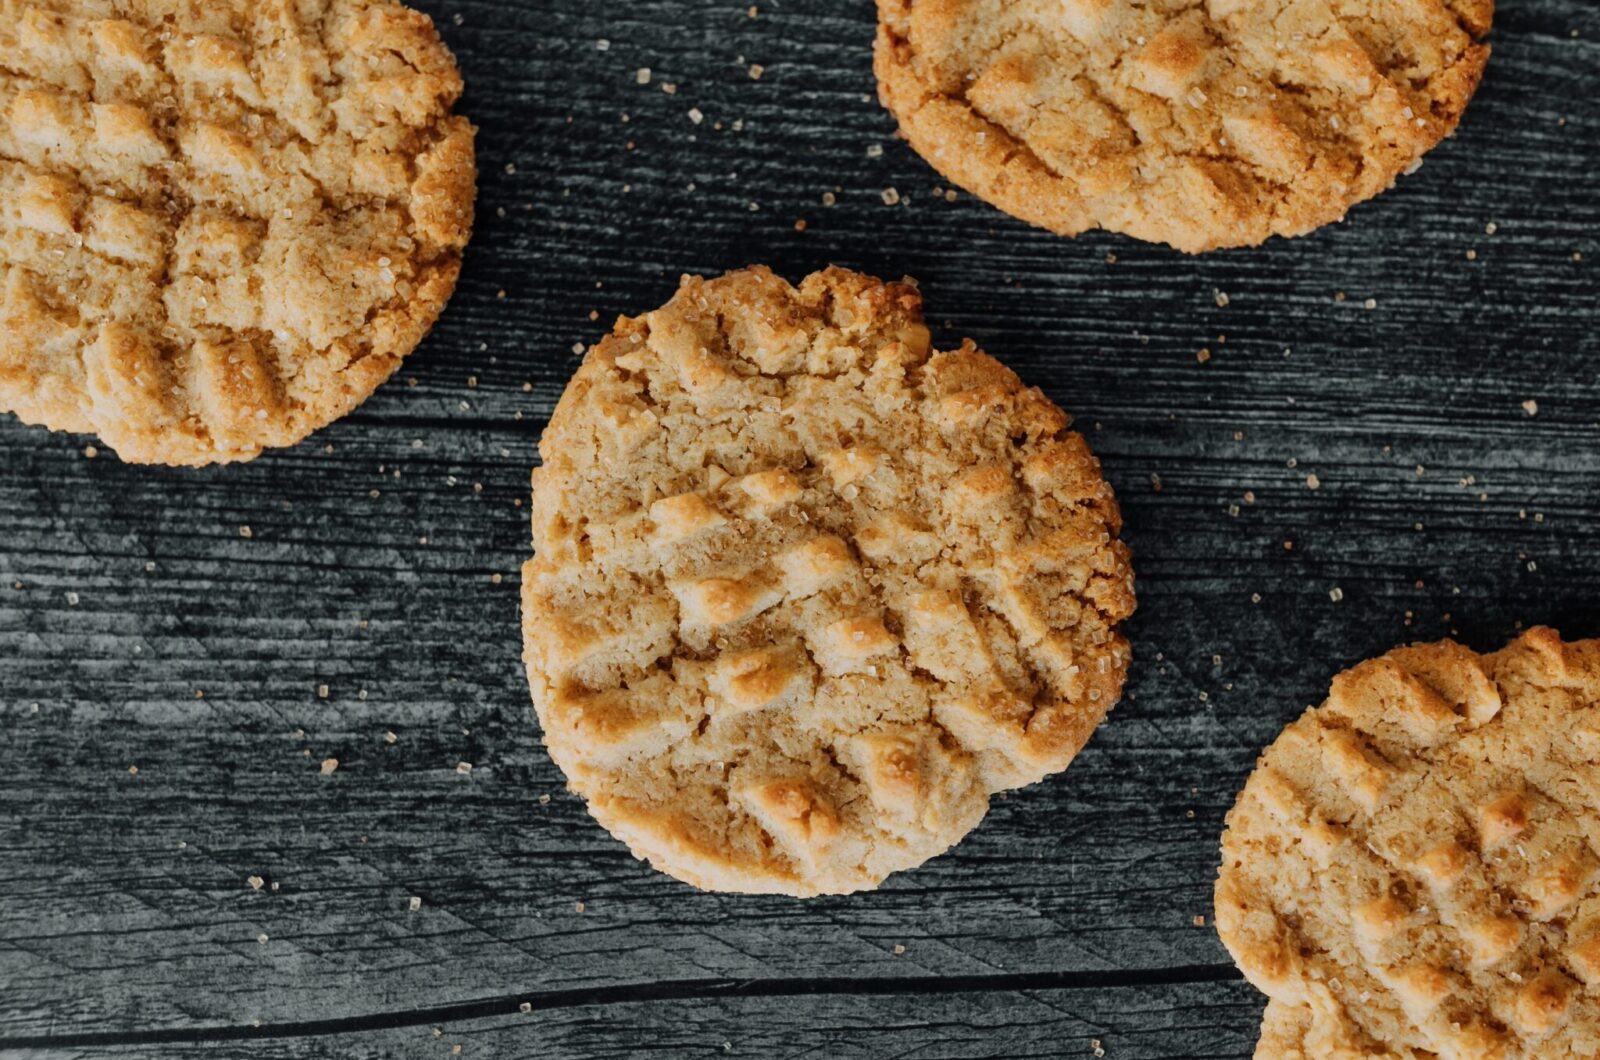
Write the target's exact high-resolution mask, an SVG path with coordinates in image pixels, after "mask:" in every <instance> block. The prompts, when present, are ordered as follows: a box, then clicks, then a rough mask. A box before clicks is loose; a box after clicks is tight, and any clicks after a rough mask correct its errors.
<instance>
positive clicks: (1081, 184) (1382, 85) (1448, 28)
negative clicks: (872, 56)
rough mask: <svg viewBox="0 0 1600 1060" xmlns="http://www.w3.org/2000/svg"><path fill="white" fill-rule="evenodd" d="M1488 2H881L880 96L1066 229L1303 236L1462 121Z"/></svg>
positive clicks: (935, 141) (1208, 245)
mask: <svg viewBox="0 0 1600 1060" xmlns="http://www.w3.org/2000/svg"><path fill="white" fill-rule="evenodd" d="M1493 11H1494V3H1493V0H1405V2H1396V0H1249V2H1247V0H1152V2H1148V3H1140V4H1134V3H1130V2H1127V0H1058V2H1056V3H1052V4H1024V3H1011V2H1008V0H878V17H879V21H878V39H877V49H876V63H875V65H876V69H877V74H878V84H879V95H880V96H881V98H882V100H883V103H884V105H885V106H886V107H888V108H889V110H890V111H892V112H893V113H894V115H895V117H896V118H897V119H898V121H899V123H900V130H901V133H902V134H903V135H904V136H905V138H906V139H907V140H908V141H909V142H910V143H911V146H912V147H914V148H915V149H916V150H917V152H918V153H919V154H921V155H922V156H923V158H925V159H927V160H928V162H929V163H930V164H932V165H933V167H934V168H935V169H937V170H939V172H941V173H943V174H944V175H945V176H946V177H947V178H949V179H950V180H952V181H955V182H956V183H957V184H959V185H961V186H962V187H964V188H966V189H967V190H969V191H971V192H972V193H973V194H975V195H978V196H980V197H981V198H983V199H986V200H987V201H989V202H990V203H993V204H994V205H996V206H998V207H1000V208H1001V209H1002V210H1005V211H1006V212H1008V213H1010V214H1013V215H1015V216H1017V217H1019V218H1021V219H1022V220H1024V221H1028V222H1030V223H1032V224H1036V225H1040V226H1042V227H1044V228H1048V229H1050V230H1051V231H1053V232H1058V233H1060V234H1062V235H1076V234H1078V233H1080V232H1083V231H1086V230H1088V229H1091V228H1107V229H1110V230H1112V231H1115V232H1123V233H1125V234H1127V235H1130V236H1134V237H1136V238H1139V239H1144V240H1149V241H1151V242H1156V243H1169V244H1171V245H1172V246H1174V247H1176V248H1178V249H1179V250H1183V251H1188V252H1191V253H1197V252H1200V251H1205V250H1211V249H1213V248H1216V247H1231V246H1248V245H1253V244H1256V243H1260V242H1262V241H1263V240H1265V239H1267V238H1268V237H1269V236H1273V235H1282V236H1295V235H1303V234H1304V233H1306V232H1309V231H1311V230H1312V229H1315V228H1318V227H1320V226H1322V225H1325V224H1328V223H1330V222H1333V221H1337V220H1339V219H1340V218H1342V217H1343V216H1344V214H1345V212H1346V210H1348V209H1349V207H1350V206H1352V205H1354V204H1355V203H1358V202H1361V201H1362V200H1365V199H1369V198H1371V197H1372V196H1374V195H1376V194H1378V193H1379V192H1381V191H1383V190H1384V189H1386V188H1388V187H1389V186H1390V185H1391V184H1392V183H1393V182H1394V180H1395V178H1396V177H1398V176H1399V175H1400V174H1402V173H1405V172H1408V171H1410V170H1411V169H1412V168H1414V167H1415V166H1416V165H1417V164H1418V163H1419V161H1420V159H1421V157H1422V154H1423V153H1424V152H1426V151H1427V150H1429V149H1430V148H1432V147H1433V146H1434V145H1435V144H1436V143H1438V142H1439V141H1440V140H1441V139H1443V138H1444V137H1445V136H1447V135H1448V134H1449V133H1450V132H1451V131H1452V130H1453V129H1454V128H1455V126H1456V123H1457V122H1458V121H1460V119H1461V115H1462V112H1463V110H1464V109H1465V108H1466V105H1467V101H1468V100H1469V99H1470V98H1471V96H1472V93H1473V91H1474V90H1475V89H1476V88H1477V84H1478V79H1479V77H1480V76H1481V75H1482V73H1483V66H1484V63H1485V62H1486V61H1487V60H1488V57H1489V49H1488V47H1487V46H1486V45H1483V44H1480V43H1478V41H1479V39H1480V38H1481V37H1482V36H1483V35H1484V34H1485V33H1487V32H1488V30H1489V23H1490V18H1491V16H1492V14H1493Z"/></svg>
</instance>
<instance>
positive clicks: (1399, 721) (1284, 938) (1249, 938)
mask: <svg viewBox="0 0 1600 1060" xmlns="http://www.w3.org/2000/svg"><path fill="white" fill-rule="evenodd" d="M1216 924H1217V930H1218V933H1219V934H1220V935H1221V936H1222V941H1223V943H1224V944H1225V945H1226V946H1227V947H1228V950H1229V951H1230V952H1231V953H1232V954H1233V957H1234V960H1235V961H1237V962H1238V964H1239V967H1240V968H1241V969H1243V971H1244V973H1245V975H1246V976H1247V977H1248V978H1249V979H1250V981H1251V982H1253V983H1255V984H1256V986H1258V987H1260V988H1261V989H1262V990H1263V991H1265V992H1266V993H1267V994H1268V995H1269V996H1270V997H1271V998H1272V1001H1271V1003H1270V1004H1269V1005H1268V1008H1267V1016H1266V1020H1265V1023H1264V1026H1263V1030H1262V1048H1261V1049H1259V1050H1258V1051H1257V1054H1256V1055H1257V1056H1261V1057H1288V1056H1294V1055H1297V1053H1296V1050H1298V1052H1299V1054H1302V1055H1304V1056H1306V1057H1330V1056H1332V1057H1338V1056H1348V1057H1372V1056H1382V1057H1401V1058H1406V1060H1423V1058H1430V1060H1431V1058H1435V1057H1437V1058H1445V1060H1447V1058H1463V1060H1464V1058H1472V1060H1494V1058H1511V1057H1539V1058H1541V1060H1563V1058H1572V1060H1577V1058H1580V1057H1594V1056H1596V1055H1600V640H1590V641H1581V642H1577V643H1571V644H1565V643H1563V642H1562V641H1561V638H1560V637H1559V636H1558V635H1557V634H1556V633H1555V632H1554V631H1553V630H1550V629H1546V628H1537V629H1533V630H1530V631H1528V632H1527V633H1525V634H1523V635H1522V636H1520V637H1519V638H1517V639H1516V640H1515V641H1513V642H1512V643H1511V644H1510V645H1508V646H1507V647H1505V648H1504V649H1502V650H1501V651H1498V652H1495V653H1493V654H1490V655H1478V654H1476V653H1474V652H1472V651H1469V650H1468V649H1466V648H1464V647H1462V646H1460V645H1459V644H1455V643H1452V642H1450V641H1442V642H1440V643H1438V644H1425V645H1417V646H1413V647H1409V648H1400V649H1397V650H1395V651H1392V652H1390V653H1389V654H1387V655H1385V656H1383V657H1381V658H1379V659H1375V660H1372V661H1369V662H1365V663H1362V664H1361V665H1359V666H1357V667H1355V668H1353V669H1351V670H1348V671H1346V672H1345V673H1343V674H1340V675H1339V676H1338V677H1336V678H1335V679H1334V681H1333V686H1332V690H1331V691H1330V693H1329V695H1328V699H1327V701H1326V702H1325V703H1323V704H1322V705H1321V706H1320V707H1317V708H1314V709H1311V710H1308V711H1307V712H1306V713H1305V714H1304V715H1302V716H1301V717H1300V719H1299V720H1297V721H1295V722H1294V723H1293V724H1291V725H1290V726H1289V727H1288V728H1287V729H1285V730H1284V732H1283V734H1282V735H1280V736H1279V737H1278V739H1277V740H1276V741H1275V742H1274V743H1273V744H1272V746H1271V747H1269V748H1268V749H1267V750H1266V752H1265V753H1264V754H1263V755H1262V757H1261V760H1260V762H1259V763H1258V764H1257V766H1256V770H1255V772H1254V774H1252V775H1251V777H1250V780H1249V782H1248V783H1247V784H1246V785H1245V788H1244V791H1243V792H1242V793H1241V794H1240V796H1239V801H1238V804H1237V805H1236V806H1235V807H1234V809H1233V811H1232V812H1231V813H1230V814H1229V816H1228V828H1227V831H1226V832H1225V833H1224V835H1223V837H1222V869H1221V873H1220V875H1219V878H1218V881H1217V887H1216Z"/></svg>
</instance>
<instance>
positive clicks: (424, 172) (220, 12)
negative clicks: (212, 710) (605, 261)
mask: <svg viewBox="0 0 1600 1060" xmlns="http://www.w3.org/2000/svg"><path fill="white" fill-rule="evenodd" d="M0 55H3V56H5V59H4V62H3V63H0V411H9V412H14V413H16V414H17V415H18V416H19V417H21V418H22V419H23V420H24V421H26V422H28V423H35V424H42V425H44V426H47V427H50V428H52V429H54V430H64V431H73V432H79V433H85V434H90V433H92V434H98V435H99V436H100V437H101V438H102V439H103V440H104V441H105V443H106V444H107V445H109V446H110V447H111V448H113V449H115V450H116V451H117V452H118V453H119V454H120V455H121V456H122V457H123V458H124V459H126V460H129V461H135V462H140V463H163V464H192V465H198V464H210V463H221V462H227V461H235V460H248V459H250V458H251V457H254V456H256V455H258V454H259V453H260V452H261V451H262V449H263V448H266V447H269V446H284V445H291V444H293V443H295V442H297V441H299V440H300V439H302V438H304V437H305V436H306V435H307V434H309V433H310V432H311V431H314V430H316V429H317V428H318V427H321V426H323V425H325V424H327V423H329V422H331V421H332V420H334V419H337V418H338V417H340V416H342V415H344V414H345V413H346V412H348V411H350V409H352V408H354V407H355V406H356V405H358V404H360V403H361V402H362V401H363V400H365V398H366V397H367V395H369V394H370V393H372V391H373V389H374V388H376V387H377V386H378V384H380V383H382V382H383V381H384V380H385V379H387V378H388V377H389V375H390V374H391V373H392V372H393V371H394V370H395V368H397V367H398V366H399V364H400V360H401V358H403V357H405V355H406V354H407V353H409V352H410V351H411V350H412V349H413V348H414V347H415V346H416V344H417V343H418V342H419V341H420V340H421V338H422V337H423V335H424V334H426V332H427V331H428V329H429V327H430V326H432V324H433V321H434V319H435V318H436V317H437V316H438V314H439V312H440V310H441V309H442V308H443V307H444V304H445V301H446V300H447V299H448V298H449V296H450V293H451V291H452V290H453V289H454V287H455V283H456V276H457V274H458V272H459V271H460V267H461V250H462V247H463V246H464V245H465V243H466V241H467V234H468V231H469V229H470V228H471V224H472V200H473V195H474V180H475V170H474V163H473V130H472V127H471V125H470V124H468V122H467V120H466V119H465V118H462V117H456V116H453V115H452V114H451V113H450V110H451V106H452V104H453V103H454V102H455V99H456V97H457V96H459V95H460V93H461V77H460V75H459V74H458V73H457V72H456V66H455V61H454V60H453V59H452V58H451V56H450V53H449V51H448V50H447V49H446V48H445V46H444V44H443V43H442V42H441V41H440V40H439V37H438V35H437V34H436V33H435V32H434V29H433V24H432V23H431V22H430V21H429V20H428V18H427V16H425V15H423V14H421V13H419V12H416V11H412V10H410V9H408V8H405V7H402V6H400V5H399V4H396V3H392V2H389V0H298V2H288V0H259V2H253V3H247V2H244V0H212V2H205V3H201V2H200V0H0Z"/></svg>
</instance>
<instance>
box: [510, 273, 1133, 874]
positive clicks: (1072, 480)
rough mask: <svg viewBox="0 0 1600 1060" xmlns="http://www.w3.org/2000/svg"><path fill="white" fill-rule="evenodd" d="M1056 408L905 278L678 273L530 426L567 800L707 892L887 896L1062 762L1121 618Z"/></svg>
mask: <svg viewBox="0 0 1600 1060" xmlns="http://www.w3.org/2000/svg"><path fill="white" fill-rule="evenodd" d="M1068 422H1069V421H1068V419H1067V417H1066V416H1065V415H1064V414H1063V413H1062V412H1061V411H1060V410H1059V409H1057V408H1056V407H1055V406H1054V405H1053V404H1051V403H1050V401H1049V400H1047V399H1046V398H1045V397H1044V395H1042V394H1041V393H1040V392H1039V391H1038V390H1037V389H1026V388H1024V387H1023V386H1022V384H1021V383H1020V382H1019V381H1018V380H1017V377H1016V376H1015V375H1014V374H1013V373H1012V372H1010V371H1009V370H1007V369H1006V368H1005V367H1003V366H1002V365H1001V364H999V363H998V362H997V361H995V360H993V359H992V358H990V357H988V356H987V355H985V354H983V353H981V352H979V351H978V350H977V349H976V348H975V347H974V346H973V345H972V343H971V342H966V343H964V344H963V345H962V346H961V347H960V348H958V349H955V350H950V351H944V352H941V351H937V350H934V349H933V348H932V347H931V345H930V341H929V333H928V328H927V327H926V326H925V325H924V324H923V320H922V314H921V298H920V296H919V295H918V292H917V290H916V288H915V287H914V286H912V285H911V284H910V283H883V282H881V281H879V280H876V279H873V278H871V277H867V276H862V275H859V274H857V273H853V272H847V271H845V270H842V269H837V268H832V269H828V270H826V271H824V272H820V273H817V274H815V275H812V276H809V277H807V278H806V279H805V280H804V281H803V282H802V283H801V284H800V285H799V287H798V288H797V287H792V286H790V285H789V284H788V283H786V282H785V281H784V280H782V279H780V278H779V277H777V276H775V275H773V273H771V272H770V271H769V270H767V269H764V268H752V269H747V270H744V271H742V272H735V273H732V274H729V275H727V276H724V277H722V278H720V279H715V280H711V281H706V280H703V279H699V278H696V277H686V278H685V279H684V280H683V281H682V285H681V286H680V287H679V289H678V291H677V293H676V295H674V297H673V298H672V300H671V301H669V302H668V303H667V304H666V305H665V306H663V307H662V308H661V309H658V310H656V311H655V312H652V313H648V314H645V315H644V316H641V317H637V318H632V319H629V318H623V319H621V320H619V321H618V323H617V325H616V328H615V330H614V331H613V332H612V333H611V335H610V336H609V337H607V338H606V339H604V340H603V341H602V342H600V343H599V345H597V346H595V347H594V348H592V349H591V350H590V351H589V354H588V356H587V358H586V359H585V360H584V363H583V366H582V368H580V369H579V371H578V373H577V375H576V377H575V378H574V379H573V380H572V382H571V384H570V385H569V386H568V387H567V390H566V393H565V395H564V396H563V397H562V398H561V401H560V404H559V405H558V406H557V408H556V411H555V414H554V416H553V417H552V419H551V421H550V425H549V427H548V428H547V429H546V431H545V433H544V437H543V439H542V440H541V442H540V445H539V451H540V454H541V456H542V457H543V466H542V467H540V468H539V469H538V470H537V471H535V472H534V475H533V508H532V510H533V545H534V551H535V555H534V558H533V559H532V560H531V561H530V562H529V563H528V564H527V565H526V566H525V568H524V570H523V590H522V592H523V595H522V600H523V631H524V636H525V642H526V661H527V666H528V676H529V680H530V683H531V685H532V690H533V700H534V704H535V706H536V708H537V711H538V715H539V720H540V722H541V724H542V726H543V729H544V737H545V742H546V744H547V746H548V747H549V749H550V754H551V757H552V758H554V759H555V761H556V762H557V764H559V765H560V767H561V768H562V770H563V771H564V772H565V773H566V775H567V778H568V780H569V782H570V787H571V788H572V789H573V790H574V791H576V792H578V793H579V794H581V795H582V796H583V797H584V798H585V799H586V800H588V804H589V809H590V812H591V813H592V814H593V815H594V817H595V818H596V819H597V820H598V821H599V822H600V823H601V824H602V825H604V826H605V827H606V828H607V829H608V830H610V831H611V832H612V834H614V835H616V836H617V837H619V838H620V839H622V840H623V841H624V842H626V843H627V844H628V845H629V846H630V847H631V848H632V849H633V851H634V853H635V854H636V855H637V856H639V857H641V858H648V859H649V860H650V862H651V863H652V864H654V865H655V867H656V868H658V869H660V870H661V871H663V872H667V873H670V874H671V875H673V876H676V877H678V878H679V879H681V880H685V881H687V882H689V883H691V884H694V885H696V886H698V887H702V888H706V889H708V890H720V891H744V892H769V893H782V894H790V895H797V896H809V895H815V894H821V893H844V892H849V891H855V890H861V889H864V888H870V887H874V886H876V885H877V884H878V883H879V882H880V881H882V880H883V878H884V877H885V876H887V875H888V874H889V873H891V872H895V871H898V870H901V869H907V868H911V867H913V866H915V865H918V864H921V863H922V862H923V861H925V860H926V859H928V858H930V857H932V856H934V855H936V854H938V853H940V852H942V851H944V850H946V849H948V848H949V847H950V846H951V845H952V844H954V843H955V842H957V841H958V840H959V839H960V838H961V837H962V836H963V835H965V834H966V833H967V832H968V831H969V830H970V829H971V828H972V827H973V826H974V825H976V824H977V823H978V820H979V819H980V818H981V817H982V816H983V815H984V813H985V811H986V809H987V807H988V802H989V796H990V795H991V794H992V793H993V792H996V791H1000V790H1003V789H1007V788H1013V787H1017V786H1020V785H1024V784H1029V783H1032V782H1033V781H1036V780H1039V779H1040V778H1042V777H1044V776H1046V775H1047V774H1050V773H1053V772H1056V771H1058V770H1061V769H1063V768H1065V767H1066V765H1067V763H1068V762H1070V761H1071V760H1072V758H1073V756H1074V755H1076V754H1077V752H1078V750H1079V749H1080V748H1081V747H1082V746H1083V744H1084V741H1086V740H1087V739H1088V738H1089V735H1090V733H1091V732H1093V730H1094V728H1095V726H1096V725H1098V724H1099V722H1100V721H1101V719H1102V718H1104V717H1105V715H1106V713H1107V711H1109V710H1110V709H1111V706H1112V704H1113V703H1114V702H1115V701H1116V700H1117V698H1118V695H1119V694H1120V691H1121V687H1122V683H1123V678H1124V675H1125V672H1126V669H1127V664H1128V658H1129V652H1128V646H1127V642H1126V641H1125V640H1124V638H1123V637H1122V635H1121V633H1120V632H1119V631H1118V624H1119V623H1120V622H1121V621H1122V620H1123V619H1124V618H1126V617H1127V616H1128V615H1129V614H1130V613H1131V612H1132V611H1133V607H1134V597H1133V581H1132V574H1131V572H1130V569H1129V563H1128V550H1127V548H1126V547H1125V546H1124V545H1123V544H1122V542H1121V541H1120V540H1119V539H1118V532H1119V529H1120V524H1121V517H1120V514H1119V512H1118V509H1117V504H1116V500H1115V497H1114V496H1113V494H1112V491H1111V488H1110V486H1108V485H1107V484H1106V482H1105V481H1104V479H1102V477H1101V475H1100V469H1099V464H1098V462H1097V461H1096V459H1095V458H1094V457H1093V456H1092V455H1091V454H1090V452H1089V448H1088V446H1087V445H1086V444H1085V443H1084V440H1083V439H1082V438H1081V437H1080V436H1079V435H1077V434H1074V433H1073V432H1071V431H1070V430H1069V429H1068Z"/></svg>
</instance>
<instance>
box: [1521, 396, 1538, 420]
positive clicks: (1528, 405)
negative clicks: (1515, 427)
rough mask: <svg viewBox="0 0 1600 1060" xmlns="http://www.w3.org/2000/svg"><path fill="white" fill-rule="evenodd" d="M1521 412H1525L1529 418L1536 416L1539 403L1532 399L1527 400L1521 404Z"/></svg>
mask: <svg viewBox="0 0 1600 1060" xmlns="http://www.w3.org/2000/svg"><path fill="white" fill-rule="evenodd" d="M1522 411H1523V412H1526V413H1527V414H1528V415H1530V416H1537V415H1539V403H1538V402H1537V401H1535V400H1533V398H1529V399H1528V400H1527V401H1524V402H1523V403H1522Z"/></svg>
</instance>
